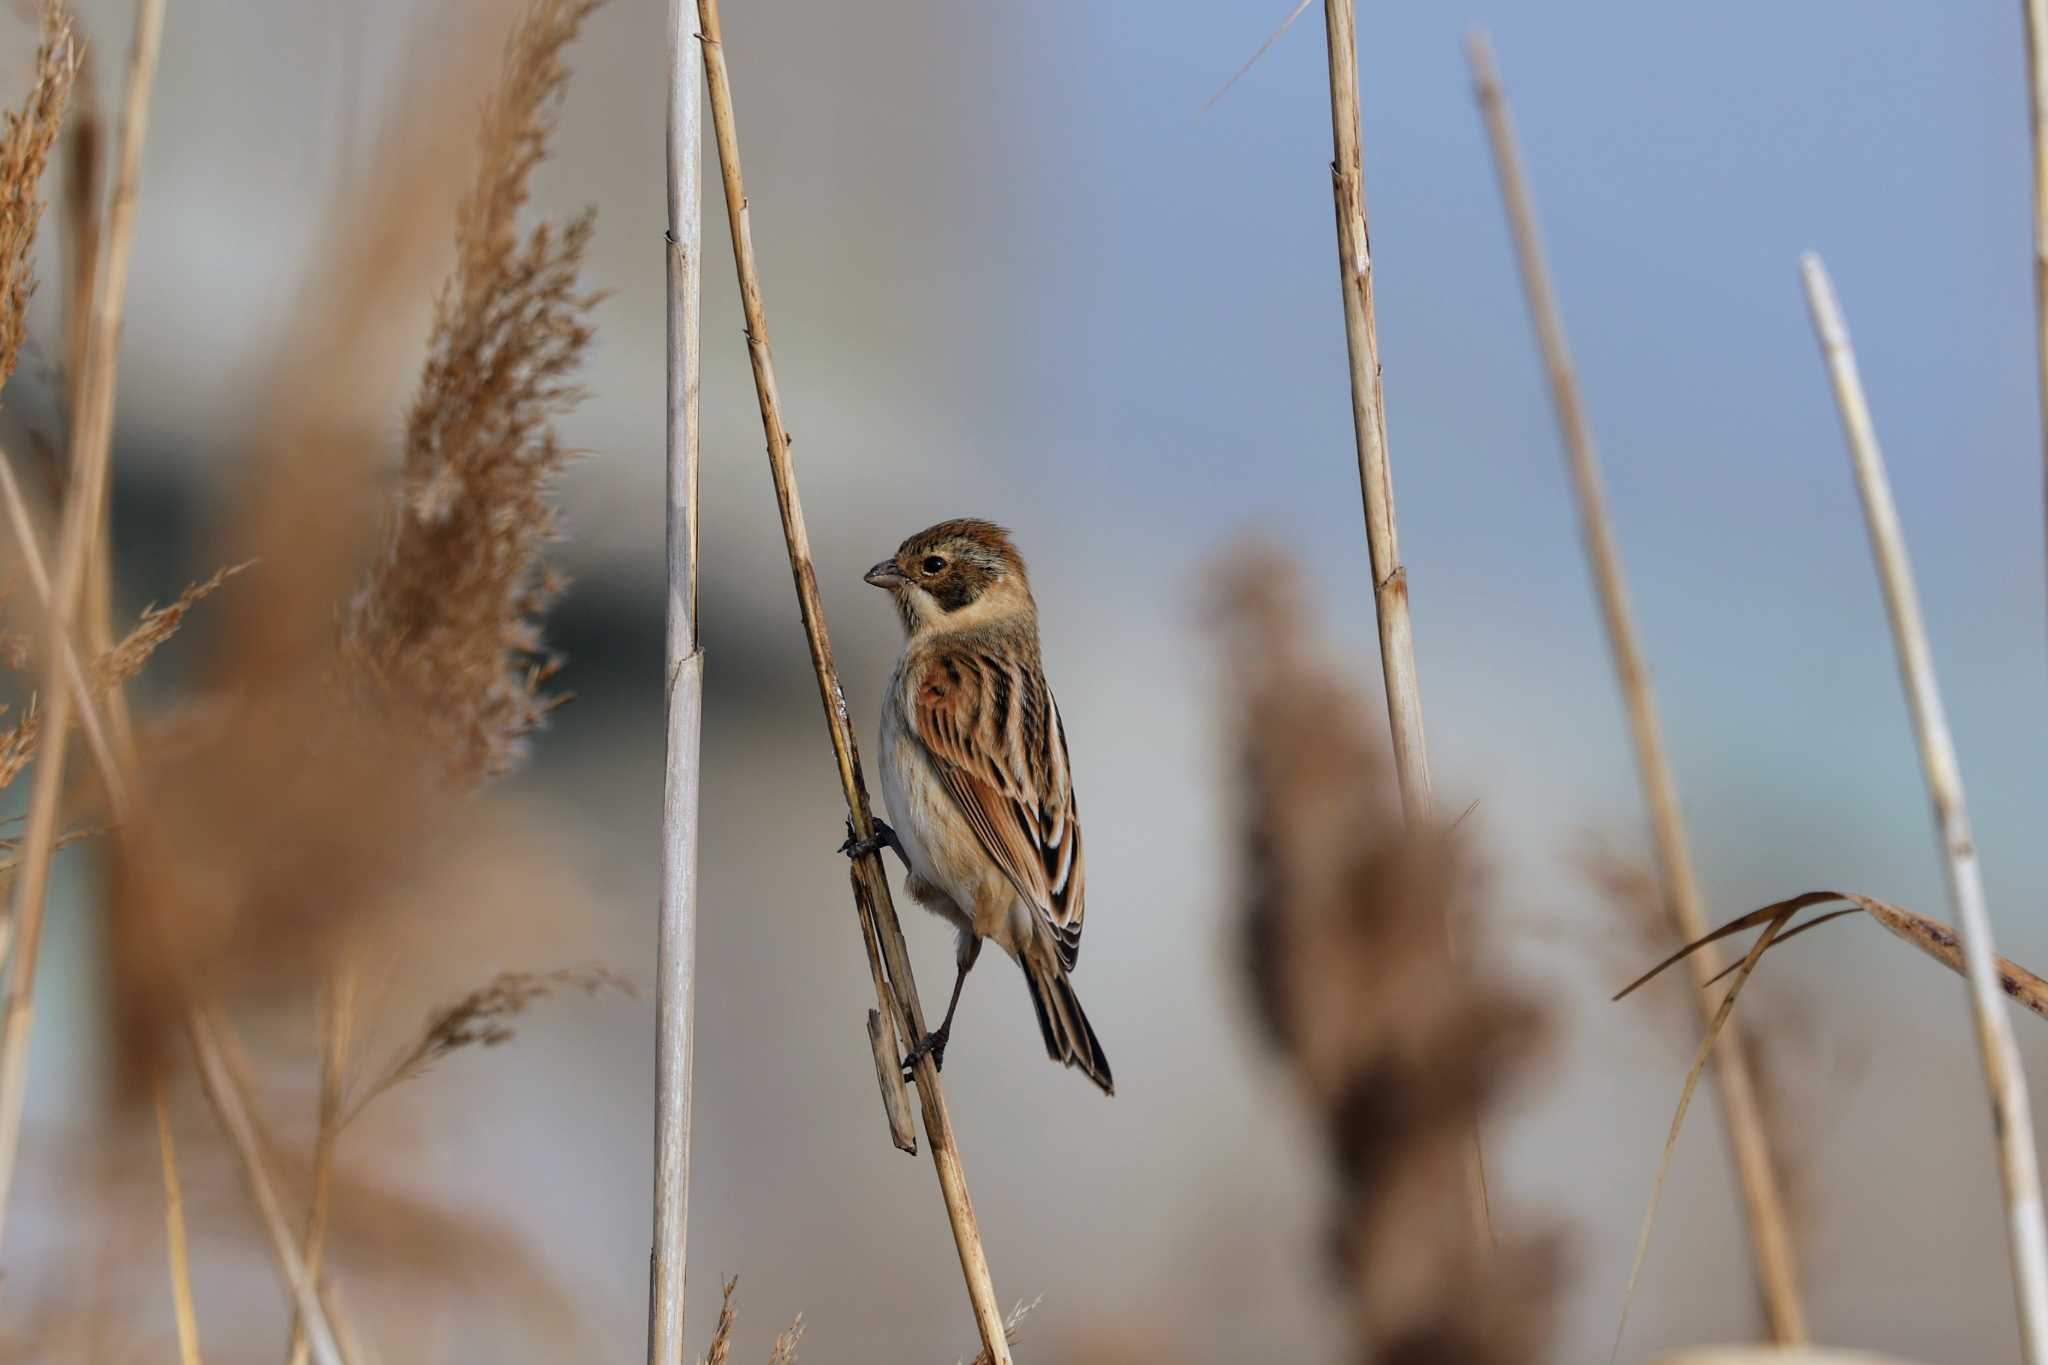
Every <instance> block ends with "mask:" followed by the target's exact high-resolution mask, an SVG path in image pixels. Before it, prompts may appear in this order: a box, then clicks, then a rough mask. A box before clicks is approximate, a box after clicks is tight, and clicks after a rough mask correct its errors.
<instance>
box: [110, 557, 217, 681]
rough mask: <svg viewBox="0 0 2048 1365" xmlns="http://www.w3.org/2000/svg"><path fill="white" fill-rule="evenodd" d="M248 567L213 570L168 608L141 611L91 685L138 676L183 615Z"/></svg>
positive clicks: (175, 629) (176, 629)
mask: <svg viewBox="0 0 2048 1365" xmlns="http://www.w3.org/2000/svg"><path fill="white" fill-rule="evenodd" d="M249 564H250V561H248V560H244V561H243V562H242V563H240V564H229V565H224V566H222V567H221V568H219V569H216V570H214V574H213V577H211V578H209V579H206V580H205V581H204V582H200V583H193V584H191V585H190V586H188V587H187V588H186V589H185V591H183V592H181V593H179V594H178V596H177V600H175V601H173V602H172V603H171V604H170V605H169V606H167V607H159V606H157V605H156V604H155V603H153V602H152V603H151V604H150V605H149V606H147V607H145V608H143V612H142V616H141V618H140V619H139V620H137V621H136V623H135V625H134V627H133V628H132V629H131V630H129V632H128V633H127V634H126V635H125V636H123V637H122V638H121V640H120V642H119V643H117V644H116V645H114V647H113V648H111V649H109V650H107V652H106V653H104V654H102V655H100V657H99V658H98V660H96V661H95V662H94V664H93V670H92V672H93V682H94V684H95V685H97V686H98V687H100V688H102V689H105V688H114V687H119V686H120V685H121V684H123V683H125V682H127V681H128V680H129V679H130V678H133V677H134V676H135V675H136V674H137V673H140V672H141V671H142V666H143V665H144V664H146V663H148V662H149V656H150V655H152V654H154V653H156V651H157V648H158V646H160V645H162V644H163V642H164V641H166V640H168V639H170V638H171V637H172V636H173V635H176V634H177V633H178V627H179V626H181V625H183V624H184V623H185V616H186V613H188V612H190V611H191V610H192V608H193V607H195V606H197V605H198V604H199V603H200V602H202V601H204V600H205V599H206V598H208V597H210V596H212V595H213V592H214V590H215V589H217V588H219V587H220V585H221V584H223V583H225V582H227V581H228V580H229V579H230V578H233V577H234V576H235V575H236V574H238V573H240V572H242V571H243V570H244V569H246V568H248V567H249Z"/></svg>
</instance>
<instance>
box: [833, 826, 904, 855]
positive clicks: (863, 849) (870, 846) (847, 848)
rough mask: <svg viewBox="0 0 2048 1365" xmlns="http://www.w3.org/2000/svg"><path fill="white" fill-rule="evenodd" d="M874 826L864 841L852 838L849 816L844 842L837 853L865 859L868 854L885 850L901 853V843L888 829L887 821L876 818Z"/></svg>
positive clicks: (891, 830) (894, 833)
mask: <svg viewBox="0 0 2048 1365" xmlns="http://www.w3.org/2000/svg"><path fill="white" fill-rule="evenodd" d="M874 826H875V832H874V833H873V834H870V835H869V836H868V837H867V838H865V839H856V838H854V837H853V817H852V816H850V815H849V816H848V817H847V818H846V842H845V843H843V844H841V845H840V846H839V851H840V852H841V853H844V854H845V855H846V856H847V857H849V858H865V857H867V856H868V855H869V854H870V853H879V852H881V851H882V850H883V849H885V848H893V849H895V850H896V852H897V853H898V854H902V853H903V844H902V841H901V840H899V839H897V837H896V831H895V830H893V829H891V828H889V822H888V821H886V820H883V819H880V818H877V819H876V820H875V821H874Z"/></svg>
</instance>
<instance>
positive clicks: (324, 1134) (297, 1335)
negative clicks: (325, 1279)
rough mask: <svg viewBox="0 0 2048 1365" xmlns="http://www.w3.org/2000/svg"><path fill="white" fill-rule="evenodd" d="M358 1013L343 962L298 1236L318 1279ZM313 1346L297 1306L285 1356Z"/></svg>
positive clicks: (331, 989) (330, 992) (333, 985)
mask: <svg viewBox="0 0 2048 1365" xmlns="http://www.w3.org/2000/svg"><path fill="white" fill-rule="evenodd" d="M355 1017H356V973H355V971H354V969H353V968H352V967H351V966H350V965H349V964H348V963H346V962H344V963H343V964H341V965H340V966H339V967H337V968H336V969H335V971H334V975H333V976H332V977H331V978H329V980H328V982H327V987H326V989H325V990H324V991H322V992H321V998H320V1118H319V1127H318V1128H317V1129H316V1130H315V1133H314V1138H313V1182H312V1186H313V1189H312V1194H311V1195H310V1196H309V1197H308V1199H307V1201H306V1231H305V1235H304V1236H303V1237H301V1238H300V1239H299V1255H300V1256H301V1257H302V1258H304V1260H305V1262H306V1273H307V1274H308V1275H311V1276H312V1277H313V1282H314V1283H315V1284H318V1283H319V1281H320V1264H321V1262H322V1261H323V1260H324V1259H325V1258H326V1252H327V1221H328V1214H329V1210H330V1209H331V1207H332V1205H333V1196H334V1148H335V1144H336V1142H337V1140H338V1139H339V1138H340V1137H341V1128H342V1122H343V1116H344V1111H345V1107H346V1104H347V1095H346V1093H345V1092H346V1088H347V1082H348V1060H349V1045H350V1041H351V1034H352V1033H353V1031H354V1028H355ZM309 1349H310V1348H309V1347H308V1346H307V1343H306V1324H305V1322H304V1320H302V1319H301V1318H300V1317H299V1313H298V1310H297V1309H296V1308H294V1309H293V1310H292V1326H291V1339H290V1342H289V1344H288V1346H287V1348H286V1352H285V1358H286V1360H287V1361H288V1362H290V1365H306V1361H307V1356H308V1351H309Z"/></svg>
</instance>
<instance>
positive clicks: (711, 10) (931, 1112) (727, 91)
mask: <svg viewBox="0 0 2048 1365" xmlns="http://www.w3.org/2000/svg"><path fill="white" fill-rule="evenodd" d="M697 22H698V26H699V30H700V38H699V41H700V42H701V43H702V45H703V49H704V79H705V86H706V88H707V90H708V92H709V94H710V98H711V123H712V129H713V131H714V133H715V134H716V136H717V139H718V163H719V171H720V174H721V176H722V178H723V182H724V188H725V211H726V219H727V223H728V226H729V227H730V229H731V232H732V254H733V264H734V266H735V268H736V270H737V272H738V275H739V289H740V304H741V308H742V311H743V312H744V314H745V316H746V323H747V357H748V359H749V360H750V361H751V362H752V364H753V371H754V392H755V395H756V397H757V398H758V399H759V400H760V407H761V426H762V429H763V432H764V433H765V435H766V437H767V443H768V468H769V472H770V474H771V475H772V476H773V479H774V482H775V501H776V505H777V507H778V508H779V509H780V512H781V516H782V534H783V539H784V541H785V543H786V545H787V547H788V550H789V568H790V574H791V576H792V577H793V578H794V579H795V583H796V595H797V602H798V605H799V606H800V607H801V608H802V613H803V622H804V636H805V639H806V641H807V642H808V643H809V645H810V651H811V667H812V669H813V671H814V672H815V673H816V674H817V678H818V697H819V700H820V701H821V702H822V703H823V704H824V708H825V724H826V728H827V730H828V731H829V732H830V734H831V738H832V753H833V757H834V759H835V760H836V761H837V763H838V767H839V784H840V788H841V790H842V791H843V793H844V794H845V797H846V814H847V822H848V824H849V825H850V826H851V827H852V833H853V836H854V837H855V838H856V839H866V838H868V837H869V836H871V835H872V834H873V833H874V814H873V812H872V811H871V810H870V809H869V806H868V793H867V784H866V782H865V780H864V779H863V778H862V776H861V772H860V756H859V750H858V748H857V747H856V744H855V741H854V736H853V726H852V723H851V722H850V721H849V720H848V719H847V714H846V696H845V694H844V693H843V692H842V691H841V690H840V687H839V671H838V667H837V665H835V664H834V663H833V661H832V640H831V636H830V634H829V633H828V631H827V630H826V626H825V604H824V603H823V601H821V600H820V598H819V596H818V580H817V571H816V570H815V569H814V568H813V567H812V565H811V544H810V533H809V532H808V531H807V530H806V529H805V527H804V513H803V504H802V502H801V500H800V499H799V498H798V495H797V486H796V469H795V466H794V465H793V464H792V463H791V461H790V457H789V432H788V431H787V430H786V429H785V428H784V426H783V423H782V401H781V398H780V396H779V395H778V393H777V390H776V385H775V362H774V359H773V357H772V355H771V353H770V351H769V346H768V322H767V314H766V311H765V309H764V308H763V306H762V302H761V275H760V268H759V266H758V264H757V263H756V261H755V259H754V239H753V233H752V231H751V229H750V227H749V222H748V212H747V191H746V185H745V182H744V179H743V177H742V176H741V173H740V152H739V134H738V131H737V129H736V127H735V121H734V117H733V107H732V83H731V79H730V77H729V75H728V74H727V71H726V59H725V47H724V44H723V42H722V40H721V35H720V29H719V23H718V0H697ZM853 876H854V886H855V896H854V904H855V907H856V912H857V913H858V914H859V916H860V920H861V933H862V936H863V938H864V939H871V941H872V942H873V943H875V944H878V945H879V948H880V956H881V959H882V961H884V962H886V964H887V969H888V975H887V977H886V979H885V978H884V977H883V975H882V974H881V973H880V972H875V974H874V982H875V993H876V997H877V1000H878V1002H879V1003H880V1005H881V1007H882V1009H883V1010H884V1011H885V1012H887V1016H888V1017H889V1018H890V1019H891V1020H892V1021H894V1022H895V1023H896V1025H897V1026H898V1028H899V1030H900V1035H901V1037H902V1038H904V1039H908V1040H910V1041H911V1042H912V1043H915V1042H916V1041H918V1040H922V1039H923V1038H924V1036H925V1027H924V1011H923V1009H922V1008H921V1007H920V1006H919V1004H918V998H917V982H916V980H915V979H914V978H913V976H912V975H911V970H910V952H909V948H908V946H907V945H906V944H905V943H904V941H903V927H902V925H901V924H900V923H899V922H898V921H897V918H896V907H895V904H894V903H893V902H892V901H891V900H890V897H889V878H888V874H887V873H886V872H885V871H884V870H883V867H882V859H881V855H880V854H879V853H873V852H871V853H868V854H867V855H865V856H863V857H861V858H859V859H856V860H855V866H854V873H853ZM868 960H869V966H870V969H871V970H872V969H873V968H874V967H875V966H876V965H877V962H876V956H875V953H874V952H873V951H872V950H871V951H870V952H869V955H868ZM907 1050H908V1049H907V1048H906V1051H907ZM915 1075H916V1079H917V1093H918V1098H919V1102H920V1104H921V1105H922V1107H923V1110H924V1127H925V1137H926V1140H927V1141H928V1143H929V1145H930V1147H931V1153H932V1165H933V1166H934V1167H935V1168H936V1170H937V1172H938V1178H939V1190H940V1193H941V1194H942V1196H943V1197H944V1199H945V1202H946V1217H947V1220H948V1222H950V1223H951V1225H952V1229H953V1242H954V1245H955V1247H957V1248H958V1250H959V1253H960V1272H961V1276H962V1278H963V1279H964V1280H965V1281H966V1285H967V1297H968V1300H969V1301H970V1302H971V1303H972V1304H973V1307H974V1321H975V1327H976V1328H977V1329H978V1330H979V1331H980V1333H981V1348H982V1350H983V1351H984V1352H985V1353H987V1355H988V1358H989V1359H990V1360H991V1361H992V1362H994V1365H1009V1360H1010V1348H1009V1344H1008V1343H1007V1342H1006V1341H1005V1340H1004V1337H1003V1310H1002V1307H1001V1305H1000V1303H999V1302H998V1300H997V1298H996V1290H995V1283H994V1281H993V1279H992V1277H991V1276H990V1273H989V1266H988V1255H987V1253H986V1252H985V1251H984V1250H983V1249H982V1244H981V1226H980V1224H979V1223H978V1222H977V1221H976V1220H975V1216H974V1201H973V1199H972V1198H971V1197H970V1196H969V1195H968V1191H967V1175H966V1172H965V1170H964V1169H963V1168H962V1166H961V1163H960V1149H959V1146H958V1144H957V1142H956V1141H955V1139H954V1135H953V1121H952V1118H951V1116H950V1115H949V1114H948V1113H947V1111H946V1096H945V1092H944V1091H943V1090H942V1089H941V1088H940V1085H939V1069H938V1066H937V1064H936V1063H934V1062H933V1060H932V1058H931V1056H930V1054H929V1053H926V1054H925V1055H923V1056H920V1057H919V1058H918V1059H917V1064H916V1067H915ZM895 1083H896V1084H897V1085H901V1083H902V1081H901V1077H900V1074H898V1075H897V1079H896V1082H895ZM890 1089H891V1087H890V1083H889V1081H888V1078H886V1077H884V1078H883V1081H882V1091H883V1103H884V1106H885V1108H886V1107H888V1106H889V1105H890V1104H891V1103H892V1101H891V1098H890ZM892 1134H893V1125H892ZM899 1141H900V1138H899Z"/></svg>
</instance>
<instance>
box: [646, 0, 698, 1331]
mask: <svg viewBox="0 0 2048 1365" xmlns="http://www.w3.org/2000/svg"><path fill="white" fill-rule="evenodd" d="M696 41H697V22H696V12H695V7H694V6H693V5H692V4H690V3H689V0H669V8H668V86H669V108H668V232H667V234H666V248H667V249H666V253H665V255H666V258H667V263H668V612H667V635H668V644H667V658H666V664H667V668H666V675H667V679H668V696H667V701H668V755H667V767H666V775H665V777H664V780H663V785H662V802H661V852H662V859H661V924H660V931H659V932H660V945H659V949H658V965H657V967H656V969H655V977H656V986H655V1016H656V1030H657V1031H656V1034H655V1059H654V1246H653V1251H652V1254H651V1256H650V1265H649V1277H650V1285H649V1294H648V1309H647V1365H683V1362H684V1360H685V1359H686V1357H685V1354H684V1350H685V1348H684V1342H683V1309H684V1304H685V1297H686V1296H685V1291H686V1289H687V1288H688V1284H689V1279H688V1274H687V1269H688V1260H687V1257H688V1252H689V1225H690V1120H691V1086H692V1069H693V1063H694V1052H695V1047H694V1042H695V1012H696V997H697V845H698V812H699V809H700V800H701V797H700V776H701V769H702V764H701V755H702V739H703V716H704V651H703V649H702V646H701V645H700V643H699V641H698V638H697V457H698V426H697V413H698V395H699V380H700V377H701V374H702V357H703V347H702V335H701V333H702V325H701V321H700V312H699V304H700V301H701V298H702V294H703V259H702V248H703V240H704V212H703V190H702V180H703V161H704V153H703V110H702V106H703V69H702V68H701V67H700V66H699V65H698V63H697V54H696V53H695V52H694V51H692V50H691V49H692V48H693V46H694V45H695V43H696Z"/></svg>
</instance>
